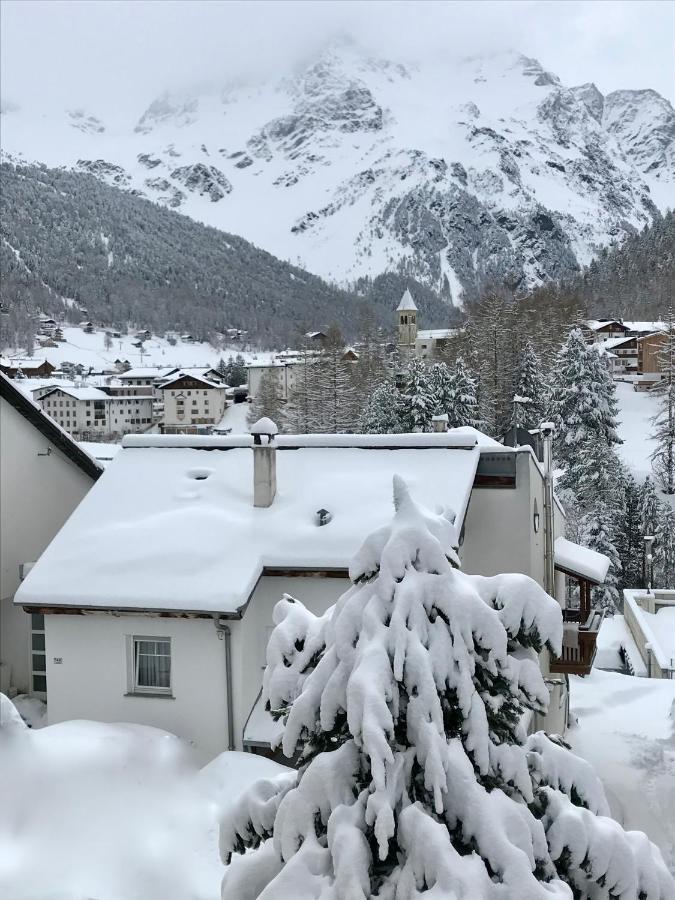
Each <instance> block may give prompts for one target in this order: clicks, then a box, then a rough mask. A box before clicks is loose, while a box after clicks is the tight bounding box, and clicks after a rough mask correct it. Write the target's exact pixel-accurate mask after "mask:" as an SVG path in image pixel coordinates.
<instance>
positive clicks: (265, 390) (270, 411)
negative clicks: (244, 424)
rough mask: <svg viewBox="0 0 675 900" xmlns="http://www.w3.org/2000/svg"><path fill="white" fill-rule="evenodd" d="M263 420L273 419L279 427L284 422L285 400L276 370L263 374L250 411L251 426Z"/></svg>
mask: <svg viewBox="0 0 675 900" xmlns="http://www.w3.org/2000/svg"><path fill="white" fill-rule="evenodd" d="M280 371H283V370H280ZM262 418H268V419H271V420H272V421H273V422H276V423H277V425H281V423H283V421H284V399H283V396H282V393H281V385H280V384H279V379H278V377H277V372H276V371H275V370H273V371H271V372H270V371H269V370H268V371H266V372H263V374H262V376H261V378H260V383H259V385H258V390H257V393H256V396H255V397H254V398H253V400H252V401H251V405H250V407H249V410H248V421H249V424H250V423H253V422H257V421H258V420H259V419H262Z"/></svg>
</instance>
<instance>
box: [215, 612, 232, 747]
mask: <svg viewBox="0 0 675 900" xmlns="http://www.w3.org/2000/svg"><path fill="white" fill-rule="evenodd" d="M214 625H215V626H216V629H217V631H218V638H219V639H220V640H222V641H223V643H224V644H225V706H226V708H227V749H228V750H234V715H233V703H232V645H231V637H232V632H231V631H230V626H229V625H227V623H226V622H225V621H224V620H223V619H221V618H217V619H214Z"/></svg>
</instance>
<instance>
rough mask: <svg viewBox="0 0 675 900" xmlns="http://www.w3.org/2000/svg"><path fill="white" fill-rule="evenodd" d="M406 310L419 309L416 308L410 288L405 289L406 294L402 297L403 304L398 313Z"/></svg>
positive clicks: (400, 305) (398, 308)
mask: <svg viewBox="0 0 675 900" xmlns="http://www.w3.org/2000/svg"><path fill="white" fill-rule="evenodd" d="M406 309H410V310H414V309H417V307H416V306H415V301H414V300H413V297H412V294H411V293H410V291H409V290H408V288H406V289H405V292H404V294H403V296H402V297H401V302H400V303H399V304H398V306H397V307H396V312H402V311H403V310H406Z"/></svg>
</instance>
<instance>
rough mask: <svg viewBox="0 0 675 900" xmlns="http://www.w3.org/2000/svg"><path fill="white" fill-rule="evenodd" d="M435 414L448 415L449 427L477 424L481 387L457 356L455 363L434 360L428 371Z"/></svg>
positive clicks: (475, 426) (475, 425)
mask: <svg viewBox="0 0 675 900" xmlns="http://www.w3.org/2000/svg"><path fill="white" fill-rule="evenodd" d="M429 384H430V386H431V390H432V393H433V395H434V408H435V410H436V413H435V414H436V415H443V414H445V415H447V417H448V427H449V428H459V427H461V426H464V425H471V426H472V427H474V428H477V427H478V426H479V424H480V422H479V418H478V389H477V382H476V378H475V377H474V376H473V374H472V373H471V372H470V371H469V369H468V368H467V367H466V365H465V364H464V360H463V359H462V357H461V356H458V357H457V359H456V360H455V363H454V365H453V366H448V365H446V364H445V363H435V364H434V365H433V366H432V367H431V371H430V373H429Z"/></svg>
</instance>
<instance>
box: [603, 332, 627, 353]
mask: <svg viewBox="0 0 675 900" xmlns="http://www.w3.org/2000/svg"><path fill="white" fill-rule="evenodd" d="M634 340H635V335H631V336H629V337H615V338H607V340H606V341H602V342H601V343H599V344H598V345H597V346H598V349H600V350H613V349H614V348H615V347H621V346H622V344H628V343H630V342H631V341H634Z"/></svg>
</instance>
